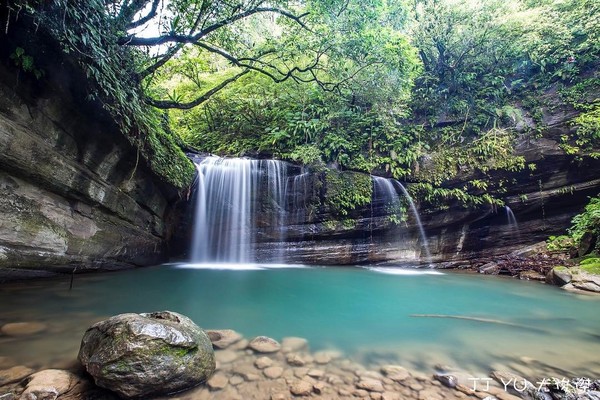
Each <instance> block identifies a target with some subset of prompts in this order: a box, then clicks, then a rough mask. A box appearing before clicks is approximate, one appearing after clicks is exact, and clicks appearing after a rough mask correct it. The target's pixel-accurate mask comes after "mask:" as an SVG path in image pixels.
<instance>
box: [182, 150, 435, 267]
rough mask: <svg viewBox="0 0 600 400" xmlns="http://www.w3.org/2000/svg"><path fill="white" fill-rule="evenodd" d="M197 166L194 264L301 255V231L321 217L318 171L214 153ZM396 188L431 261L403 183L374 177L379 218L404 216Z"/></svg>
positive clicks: (282, 259) (280, 259)
mask: <svg viewBox="0 0 600 400" xmlns="http://www.w3.org/2000/svg"><path fill="white" fill-rule="evenodd" d="M196 167H197V170H198V180H197V190H196V192H195V203H196V211H195V221H194V229H193V239H192V240H193V242H192V248H191V260H190V261H191V262H192V263H198V264H200V263H219V264H247V263H256V262H260V263H264V262H276V263H284V262H289V261H290V260H288V259H286V257H287V258H289V257H290V256H291V257H292V259H294V257H295V256H296V254H298V252H297V251H296V250H298V249H296V247H294V246H296V245H298V244H299V245H300V246H302V244H301V243H302V240H303V239H302V237H303V235H304V234H305V233H306V232H309V233H311V232H314V231H313V230H312V229H314V227H315V226H317V225H316V224H318V223H319V222H320V221H319V219H316V220H313V218H315V217H316V218H318V214H313V213H314V210H315V209H316V208H315V207H318V204H319V203H318V202H319V199H318V197H317V200H316V201H317V203H316V204H317V206H315V204H313V203H312V201H314V200H312V199H314V195H315V194H316V192H314V185H315V175H313V174H311V173H310V172H309V171H307V170H306V169H304V168H302V169H300V168H298V167H295V166H293V165H291V164H288V163H285V162H282V161H277V160H250V159H241V158H219V157H214V156H211V157H206V158H204V159H202V160H201V161H200V162H198V163H197V164H196ZM316 182H318V178H317V180H316ZM398 188H399V189H400V190H401V191H402V193H403V195H404V196H406V199H407V201H408V203H409V205H410V209H411V211H412V213H413V215H414V220H415V221H416V223H417V225H418V228H419V232H420V235H421V245H420V246H421V248H422V249H423V250H422V251H423V252H424V253H425V254H426V256H427V259H428V261H430V260H431V255H430V252H429V248H428V241H427V237H426V236H425V231H424V229H423V226H422V224H421V219H420V217H419V214H418V212H417V209H416V207H415V205H414V203H413V201H412V199H411V198H410V196H409V195H408V193H407V192H406V189H404V187H403V186H402V185H401V184H400V182H397V181H394V180H391V179H386V178H382V177H373V200H372V202H373V203H377V209H378V210H383V213H381V211H378V216H377V218H383V217H386V216H387V217H393V218H400V215H399V213H400V210H401V201H400V197H399V194H398ZM317 196H318V195H317ZM309 210H310V213H311V214H310V217H309V214H308V212H309ZM372 214H373V210H372ZM373 217H374V215H371V218H373ZM311 226H312V227H313V228H311ZM379 234H381V232H380V233H379ZM398 239H400V238H398ZM288 241H289V243H288ZM257 243H260V247H257Z"/></svg>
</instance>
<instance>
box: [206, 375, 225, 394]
mask: <svg viewBox="0 0 600 400" xmlns="http://www.w3.org/2000/svg"><path fill="white" fill-rule="evenodd" d="M228 382H229V379H228V378H227V377H226V376H225V375H223V374H214V375H213V376H212V377H211V378H210V379H209V380H208V381H207V382H206V384H207V385H208V387H209V388H211V389H212V390H221V389H224V388H225V386H227V383H228Z"/></svg>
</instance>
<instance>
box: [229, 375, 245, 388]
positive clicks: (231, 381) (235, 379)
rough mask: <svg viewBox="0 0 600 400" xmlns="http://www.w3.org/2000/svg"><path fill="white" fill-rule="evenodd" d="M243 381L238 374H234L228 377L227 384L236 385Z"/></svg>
mask: <svg viewBox="0 0 600 400" xmlns="http://www.w3.org/2000/svg"><path fill="white" fill-rule="evenodd" d="M243 382H244V378H242V377H241V376H239V375H234V376H232V377H231V378H229V384H230V385H233V386H237V385H239V384H240V383H243Z"/></svg>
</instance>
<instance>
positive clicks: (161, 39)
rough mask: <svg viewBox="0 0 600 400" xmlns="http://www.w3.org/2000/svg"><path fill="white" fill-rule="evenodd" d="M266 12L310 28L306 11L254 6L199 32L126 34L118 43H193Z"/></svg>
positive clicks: (151, 44)
mask: <svg viewBox="0 0 600 400" xmlns="http://www.w3.org/2000/svg"><path fill="white" fill-rule="evenodd" d="M267 12H272V13H276V14H280V15H282V16H284V17H286V18H289V19H291V20H293V21H295V22H296V23H298V24H299V25H300V26H301V27H303V28H304V29H306V30H308V31H310V29H309V28H308V27H307V26H306V24H304V22H302V18H304V17H305V16H307V15H308V13H304V14H301V15H294V14H292V13H290V12H288V11H286V10H283V9H280V8H277V7H256V8H252V9H249V10H246V11H244V12H242V13H239V14H236V15H233V16H231V17H229V18H226V19H224V20H221V21H219V22H216V23H214V24H213V25H211V26H209V27H207V28H204V29H202V30H201V31H200V32H198V33H196V34H194V35H192V34H190V35H178V34H169V35H162V36H157V37H153V38H140V37H137V36H135V35H128V36H124V37H121V38H119V40H118V43H119V44H120V45H127V46H158V45H161V44H165V43H169V42H175V43H195V42H197V41H198V40H200V39H202V38H203V37H205V36H207V35H209V34H210V33H212V32H214V31H216V30H217V29H219V28H222V27H224V26H226V25H229V24H232V23H234V22H236V21H239V20H241V19H244V18H247V17H249V16H251V15H254V14H259V13H267Z"/></svg>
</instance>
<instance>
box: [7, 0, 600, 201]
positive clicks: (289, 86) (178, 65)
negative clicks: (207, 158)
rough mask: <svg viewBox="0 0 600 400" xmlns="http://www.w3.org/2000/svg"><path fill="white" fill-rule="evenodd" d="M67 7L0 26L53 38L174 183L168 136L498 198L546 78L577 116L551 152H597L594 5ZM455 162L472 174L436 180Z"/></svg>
mask: <svg viewBox="0 0 600 400" xmlns="http://www.w3.org/2000/svg"><path fill="white" fill-rule="evenodd" d="M80 3H81V2H75V3H74V2H69V1H66V0H53V1H50V2H42V1H39V0H29V1H27V0H12V1H11V2H9V10H10V14H11V17H10V18H9V20H8V21H7V22H11V21H14V20H16V19H18V18H24V17H25V16H27V17H31V18H32V20H33V21H34V25H38V26H40V27H42V28H43V29H46V30H47V31H48V32H50V33H51V34H52V35H53V36H54V37H55V38H56V39H58V40H59V41H60V43H61V44H62V47H63V51H64V52H65V53H68V54H69V55H70V56H71V57H73V58H74V59H75V60H77V61H78V62H79V63H80V65H81V66H82V68H83V69H84V70H85V71H86V73H87V75H88V77H89V78H90V80H91V82H93V85H92V88H91V89H90V91H89V94H90V97H92V98H94V99H96V100H100V101H101V102H102V103H103V105H104V107H105V108H106V109H107V110H108V111H109V112H110V113H111V115H112V116H113V117H114V118H115V119H116V120H117V121H118V122H119V123H120V125H121V127H122V129H123V131H124V132H125V133H126V135H127V137H128V138H129V139H130V141H131V142H132V143H133V144H135V145H136V146H137V147H138V148H139V149H140V151H141V153H142V155H143V156H144V157H145V158H146V159H147V160H148V162H149V164H150V165H151V166H152V167H153V168H154V169H155V170H156V171H157V172H158V173H160V174H161V175H162V176H164V177H166V179H167V180H168V181H170V182H171V183H173V184H175V185H176V186H178V187H184V186H186V185H187V184H189V182H190V181H191V177H192V175H193V170H192V168H191V165H190V164H189V163H188V162H187V160H185V157H184V155H183V153H182V152H181V151H180V150H179V149H178V148H177V146H176V145H175V142H177V141H179V140H183V141H184V142H185V143H186V144H187V145H189V146H192V147H195V148H197V149H198V150H201V151H206V152H211V153H217V154H221V155H226V156H229V155H262V156H275V157H279V158H284V159H290V160H295V161H301V162H303V163H309V164H322V163H327V164H328V165H329V166H331V167H334V168H339V169H351V170H356V171H364V172H374V173H377V174H385V175H388V176H392V177H395V178H398V179H404V180H410V181H413V182H418V183H419V184H418V185H413V189H412V190H413V191H415V192H419V193H421V194H422V195H423V196H422V198H424V199H428V200H427V201H429V202H431V203H432V204H440V203H443V202H444V201H446V200H447V199H454V200H456V201H458V202H461V203H463V204H467V205H469V204H470V205H479V204H483V203H489V204H501V200H499V199H498V196H499V195H500V196H501V194H502V193H503V191H505V190H506V186H507V185H509V184H510V183H509V182H496V181H491V180H490V181H488V179H487V178H488V176H489V175H490V174H491V173H492V172H493V171H496V170H509V171H519V170H523V169H525V168H528V169H530V170H532V171H533V170H534V169H535V168H536V166H535V165H526V164H525V161H524V159H523V158H522V157H519V156H516V155H515V154H514V152H513V150H512V149H513V147H514V146H513V145H514V142H515V140H516V138H517V136H518V135H526V136H529V137H536V136H538V135H540V133H542V132H543V131H544V126H543V123H544V118H543V112H542V111H543V109H544V108H549V107H551V106H552V107H556V106H557V105H556V104H547V103H545V97H544V96H543V94H544V93H545V92H547V91H548V90H549V89H552V90H553V91H554V92H558V93H560V95H561V96H560V100H561V101H562V104H563V105H564V106H568V107H573V108H575V109H577V110H579V112H580V114H579V116H578V117H576V118H574V119H573V120H572V124H573V126H575V127H577V129H576V130H574V131H573V133H572V134H569V135H565V136H563V137H562V138H561V141H562V142H561V145H562V147H563V149H564V150H565V151H566V152H567V153H569V154H573V155H574V156H578V157H597V156H598V152H597V149H598V139H599V138H600V134H599V133H598V132H599V126H600V122H599V121H600V113H599V111H598V110H599V109H598V107H599V106H600V102H599V101H598V98H597V95H595V93H598V91H599V87H600V85H599V83H598V82H599V79H600V78H599V77H598V71H597V67H598V62H597V59H598V56H599V55H600V44H599V43H600V23H599V20H600V5H599V4H598V2H596V1H594V0H560V1H558V0H509V1H505V0H489V1H485V2H483V1H476V0H417V1H408V0H405V1H397V2H389V1H385V0H369V1H367V2H365V1H357V0H344V1H342V0H303V1H300V2H289V1H286V0H271V1H264V0H239V1H233V2H229V1H220V0H217V1H210V2H207V1H200V0H170V1H164V2H163V1H159V0H124V1H117V0H108V1H100V0H92V1H88V2H83V3H81V4H80ZM17 17H18V18H17ZM9 27H10V23H9ZM16 61H18V60H16V59H15V62H16ZM149 106H154V107H153V108H151V107H149ZM159 109H169V111H168V113H166V114H165V113H163V112H162V111H158V110H159ZM171 132H174V135H173V134H171ZM465 172H470V173H476V175H478V176H479V177H480V179H479V178H478V179H475V180H472V181H469V182H467V183H466V184H465V186H464V187H462V188H453V189H449V188H444V187H443V186H444V184H445V183H446V182H448V181H450V180H452V179H455V178H456V177H457V176H458V175H459V174H462V173H465ZM366 195H367V192H365V193H361V194H359V195H358V196H359V197H361V196H362V197H364V196H366ZM494 196H496V197H494ZM342 208H343V207H342Z"/></svg>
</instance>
